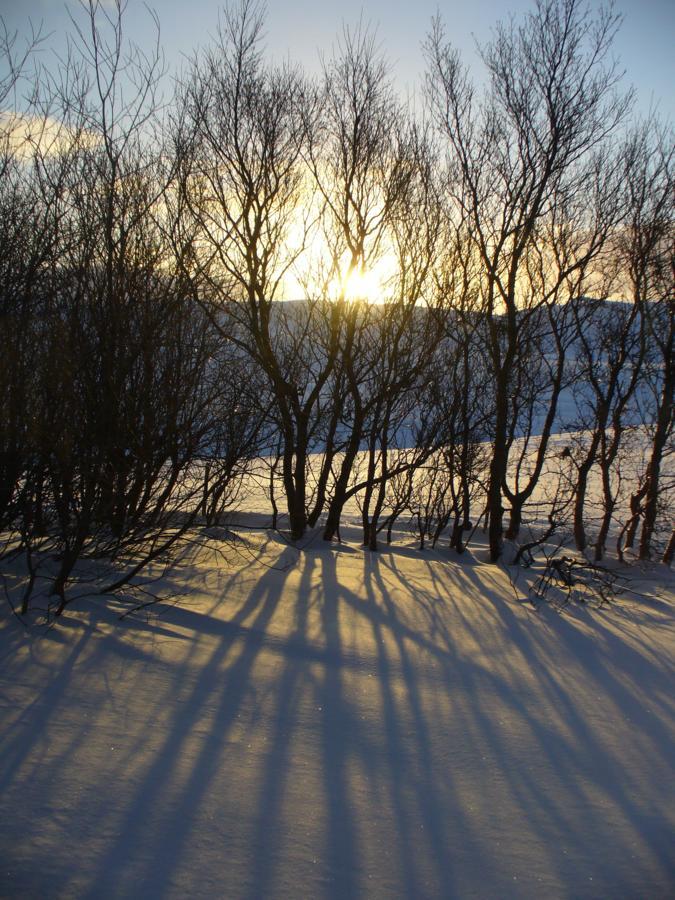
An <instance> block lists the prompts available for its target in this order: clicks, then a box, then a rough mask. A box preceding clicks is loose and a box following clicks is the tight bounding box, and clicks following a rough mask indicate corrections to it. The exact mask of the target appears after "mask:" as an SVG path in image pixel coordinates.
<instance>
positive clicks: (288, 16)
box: [0, 0, 675, 121]
mask: <svg viewBox="0 0 675 900" xmlns="http://www.w3.org/2000/svg"><path fill="white" fill-rule="evenodd" d="M592 3H593V5H597V4H596V2H595V0H592ZM148 5H149V6H150V7H151V8H152V9H154V10H155V11H156V12H157V14H158V16H159V19H160V23H161V42H162V45H163V47H164V52H165V56H166V59H167V62H168V63H169V65H170V66H172V67H173V66H177V65H179V63H180V59H181V56H182V55H189V54H190V53H191V52H192V51H193V50H194V49H195V48H196V47H198V46H199V45H203V44H206V43H208V42H209V37H210V35H211V34H212V33H213V31H214V30H215V26H216V23H217V19H218V10H219V9H220V8H221V7H222V5H223V4H222V2H220V0H155V2H154V3H153V2H152V0H151V2H150V3H149V4H148ZM267 7H268V16H267V28H266V36H267V47H268V51H269V54H270V56H271V57H273V58H275V59H278V60H281V59H284V58H290V59H291V60H293V61H295V62H299V63H301V64H302V65H303V66H304V67H305V68H306V69H307V70H308V71H310V72H312V71H317V70H318V68H319V65H320V63H319V51H320V50H322V51H323V52H324V53H325V54H328V55H329V54H330V52H331V47H332V46H333V44H334V43H335V39H336V36H337V35H338V34H339V32H340V30H341V29H342V27H343V25H345V24H346V25H354V24H356V23H358V21H359V19H360V17H363V20H364V21H365V22H367V23H370V24H371V25H372V26H374V27H375V28H376V29H377V37H378V40H379V42H380V44H381V46H382V49H383V51H384V52H385V53H386V55H387V57H388V59H389V60H390V63H391V66H392V74H393V77H394V79H395V81H396V83H397V84H398V86H399V89H400V91H401V93H402V94H404V95H405V94H409V93H413V92H414V91H415V90H416V88H418V87H419V84H420V82H421V78H422V75H423V71H424V61H423V56H422V52H421V46H420V45H421V43H422V41H423V40H424V37H425V34H426V33H427V31H428V28H429V23H430V21H431V18H432V16H433V15H434V14H435V13H436V11H437V10H439V11H440V14H441V17H442V19H443V20H444V22H445V24H446V30H447V35H448V38H449V39H450V41H451V42H452V43H453V44H454V45H455V46H457V47H458V48H459V49H460V50H461V51H462V53H463V54H464V55H465V57H466V59H467V60H468V61H469V62H471V61H475V56H474V47H475V39H478V40H485V39H487V38H488V37H489V35H490V28H491V26H492V25H493V24H494V23H495V22H496V21H498V20H499V19H504V18H506V17H508V15H509V14H510V13H513V14H514V15H516V16H518V15H519V14H520V13H522V12H523V11H524V10H527V9H529V8H531V2H530V0H509V2H504V0H470V2H466V0H414V2H413V0H406V2H401V3H400V4H397V5H393V4H392V3H391V0H340V3H335V4H328V3H325V4H324V3H317V0H268V4H267ZM616 7H617V9H618V10H619V12H621V13H622V14H623V16H624V22H623V26H622V28H621V31H620V34H619V36H618V38H617V41H616V45H615V49H616V53H617V55H618V56H619V57H620V59H621V62H622V65H623V66H624V68H625V69H626V79H627V83H632V84H633V85H634V86H635V89H636V92H637V102H638V107H639V109H640V110H641V111H643V112H646V111H647V110H648V109H649V107H650V105H653V104H654V103H656V104H657V106H658V109H659V110H660V112H661V113H662V114H663V115H664V116H665V117H666V118H669V119H670V120H671V121H673V120H675V89H674V86H675V54H674V53H673V51H672V47H673V43H674V40H675V0H616ZM68 10H71V11H72V12H74V14H75V15H77V12H78V4H77V2H76V0H67V2H64V0H0V15H1V16H2V18H3V19H4V21H5V23H6V25H7V27H8V28H9V29H10V30H12V31H15V30H16V31H18V33H19V35H25V34H27V33H29V23H30V22H31V21H32V22H33V24H34V25H39V24H40V23H42V25H43V31H44V32H45V33H49V34H50V37H49V39H48V40H47V41H45V43H44V45H43V51H42V52H43V58H44V61H45V62H47V61H48V59H49V56H50V54H52V53H53V52H54V51H58V49H59V48H61V47H62V46H63V40H64V35H65V33H66V30H67V28H68V27H69V22H68ZM125 21H126V29H127V34H128V35H129V36H131V37H133V38H134V39H135V40H136V41H137V42H138V43H140V44H143V43H145V42H147V41H148V40H150V39H151V35H152V29H151V19H150V16H149V15H148V12H147V9H146V5H145V4H144V3H143V2H142V0H128V6H127V11H126V17H125Z"/></svg>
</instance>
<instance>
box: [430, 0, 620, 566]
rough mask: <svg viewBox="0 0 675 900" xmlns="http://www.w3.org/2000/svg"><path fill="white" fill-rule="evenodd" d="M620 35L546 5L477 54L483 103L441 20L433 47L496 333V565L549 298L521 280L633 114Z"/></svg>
mask: <svg viewBox="0 0 675 900" xmlns="http://www.w3.org/2000/svg"><path fill="white" fill-rule="evenodd" d="M618 25H619V17H618V16H617V15H616V14H615V13H614V12H613V10H612V9H611V7H607V8H605V7H603V8H601V9H600V10H599V12H598V13H597V14H596V15H592V14H591V12H590V11H589V10H588V9H587V8H586V7H584V6H583V5H582V3H581V2H580V0H539V2H537V4H536V8H535V9H534V11H533V12H531V13H529V14H527V15H526V16H525V18H524V20H523V22H522V24H520V25H516V24H515V23H513V22H511V23H510V24H508V25H499V26H497V28H496V30H495V35H494V38H493V40H492V41H491V42H490V43H489V44H488V45H487V46H485V47H483V48H481V56H482V59H483V62H484V63H485V66H486V68H487V72H488V77H489V83H488V88H487V91H486V95H485V97H484V98H483V99H482V100H478V99H477V97H476V93H475V90H474V88H473V86H472V85H471V83H470V81H469V78H468V76H467V73H466V70H465V69H464V67H463V66H462V64H461V62H460V59H459V55H458V53H457V52H456V51H454V50H453V49H452V48H451V47H449V46H448V45H447V44H446V42H445V38H444V33H443V29H442V26H441V25H440V22H439V21H436V22H435V23H434V28H433V31H432V34H431V36H430V38H429V41H428V44H427V54H428V59H429V65H430V74H429V81H428V84H429V92H430V97H431V101H432V104H433V108H434V111H435V114H436V117H437V120H438V121H439V124H440V126H441V128H442V132H443V134H444V135H445V138H446V142H447V146H448V150H449V154H450V175H451V178H450V179H449V191H450V192H451V194H452V199H453V202H454V205H455V207H456V216H457V217H458V219H459V220H460V222H461V223H462V224H463V227H464V228H465V231H466V234H467V238H468V240H470V242H471V243H472V245H473V252H474V254H475V255H476V257H477V258H478V260H479V261H480V270H479V273H478V276H477V277H478V281H479V284H478V291H477V294H478V296H479V298H480V309H481V312H482V314H483V315H484V316H485V317H486V318H487V321H488V323H489V327H490V338H489V352H490V359H491V365H492V371H493V387H492V390H493V393H494V404H495V431H494V441H493V457H492V463H491V467H490V482H489V488H488V511H489V541H490V556H491V558H492V560H496V559H498V558H499V556H500V555H501V552H502V532H503V507H502V498H503V489H504V484H505V482H506V479H507V473H508V466H509V431H510V427H511V423H510V412H509V401H510V397H511V396H512V393H513V388H514V376H517V370H518V366H519V359H520V358H521V346H520V345H521V342H522V335H523V333H524V331H525V330H526V329H527V327H528V326H529V323H530V322H531V320H532V319H533V318H534V317H536V316H539V315H540V314H541V310H542V309H543V308H545V306H546V304H547V303H550V301H551V296H552V295H551V293H550V292H549V290H548V289H547V288H548V285H545V286H543V287H544V291H543V292H542V291H541V290H537V291H530V290H529V286H528V284H527V279H526V278H525V276H526V274H527V273H528V271H529V272H531V271H533V270H534V268H535V267H536V265H537V261H538V259H539V258H540V254H541V253H542V252H545V251H546V248H547V246H548V241H549V238H550V231H551V229H552V228H554V227H555V223H556V222H561V221H562V220H561V219H560V214H559V210H561V207H562V206H567V205H568V204H569V203H570V202H572V198H578V197H581V196H582V195H583V193H584V191H585V190H586V185H587V184H588V179H589V169H590V170H591V171H592V169H593V152H594V151H595V150H596V148H598V147H600V146H601V145H602V143H603V141H605V140H606V138H607V137H608V136H609V135H611V134H612V132H613V131H614V130H615V129H616V127H617V125H618V124H619V123H620V122H621V121H622V120H623V118H624V116H625V114H626V112H627V110H628V107H629V105H630V97H629V96H623V97H622V96H618V95H617V93H616V86H617V84H618V81H619V78H620V74H621V73H620V72H619V70H618V68H617V65H616V64H615V63H613V62H612V61H611V59H610V58H609V53H610V50H611V45H612V41H613V39H614V35H615V33H616V30H617V28H618ZM547 231H548V232H549V234H547ZM553 252H554V251H553ZM586 255H587V253H586V252H582V253H581V254H574V256H573V257H572V258H570V259H569V260H561V261H560V263H561V265H559V264H556V274H555V283H560V286H561V287H562V286H563V285H565V284H566V282H567V281H568V279H569V277H570V276H571V275H573V274H574V273H575V272H576V271H578V270H579V268H580V267H581V266H582V265H583V263H584V261H585V258H586ZM554 393H555V391H554ZM515 524H516V523H514V527H515Z"/></svg>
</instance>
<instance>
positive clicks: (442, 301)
mask: <svg viewBox="0 0 675 900" xmlns="http://www.w3.org/2000/svg"><path fill="white" fill-rule="evenodd" d="M123 18H124V17H123V5H122V4H121V3H119V2H118V3H115V4H113V5H112V6H110V5H106V6H103V5H100V4H98V3H95V2H92V3H84V4H83V5H82V8H81V9H80V10H79V15H76V16H75V18H74V20H73V37H72V40H71V43H70V44H69V51H68V53H67V55H66V57H65V58H64V59H62V60H61V61H60V62H59V64H58V65H57V66H55V67H53V68H50V69H44V70H39V69H37V68H35V67H34V62H33V60H32V57H31V50H32V49H34V45H35V44H36V43H37V42H39V40H40V37H39V35H37V36H34V38H33V40H32V41H29V42H28V43H27V44H26V45H25V47H21V46H19V42H18V40H17V38H16V37H13V36H12V35H9V34H7V33H6V32H5V33H4V34H3V35H2V36H0V50H1V51H2V57H3V62H4V69H3V71H4V73H5V74H4V76H3V80H2V81H1V82H0V106H1V107H2V122H1V127H2V130H1V134H0V137H1V138H2V143H1V146H0V330H1V337H2V344H3V354H2V356H1V357H0V397H1V399H2V406H3V412H2V417H1V419H0V528H1V529H2V534H3V546H4V555H5V557H6V558H7V557H14V558H16V557H20V558H22V559H23V560H24V562H25V565H26V570H27V572H28V583H27V584H28V586H27V588H26V591H25V594H24V599H23V611H25V610H26V609H27V607H28V604H29V599H30V596H31V591H32V589H33V586H34V583H35V580H36V579H38V578H40V577H42V575H43V574H44V573H47V572H48V573H49V578H50V587H49V589H50V590H51V592H52V594H53V595H54V596H55V597H56V607H55V608H56V609H57V611H59V612H60V611H62V609H63V608H64V606H65V604H66V603H67V602H68V594H67V588H68V585H69V584H72V583H73V581H78V580H81V576H80V575H78V574H77V572H78V571H80V570H82V566H81V565H80V564H81V563H82V562H83V561H88V562H87V566H89V569H87V571H92V568H91V567H92V566H93V565H94V563H93V561H95V566H94V568H95V569H96V572H97V573H98V574H97V575H96V578H95V579H94V581H95V583H96V585H97V589H104V590H105V589H110V588H114V587H119V586H121V585H122V584H123V583H125V582H126V581H128V580H129V579H131V578H133V576H134V575H135V574H137V573H138V572H140V571H141V569H142V568H143V566H146V565H147V564H148V563H149V562H152V561H153V560H160V559H168V558H170V555H171V553H173V552H175V550H176V549H177V548H178V546H179V545H180V542H181V540H182V539H183V538H184V537H185V536H186V535H187V534H188V533H189V532H190V530H191V529H193V528H195V527H197V526H199V525H201V524H206V525H215V524H219V523H222V522H223V521H224V516H225V513H226V511H227V509H228V507H229V505H230V503H231V501H232V500H233V498H234V497H235V496H236V495H237V493H238V491H239V490H240V487H241V485H242V484H243V483H244V479H245V476H246V475H247V473H250V472H251V471H252V470H256V471H258V472H260V471H262V470H261V463H260V459H265V460H266V461H267V463H266V464H267V469H265V470H264V471H265V472H266V473H267V474H266V475H264V476H263V477H264V478H265V480H266V482H267V484H268V487H269V491H270V495H271V499H272V506H273V508H274V521H275V524H276V522H277V519H278V507H279V498H280V496H283V498H284V504H283V510H282V512H283V514H284V516H286V517H287V521H288V527H289V531H290V535H291V537H292V539H294V540H297V539H299V538H301V537H302V536H303V534H304V533H305V532H306V530H307V529H308V528H314V527H316V526H317V525H319V524H321V527H322V529H323V536H324V538H325V539H326V540H334V539H336V538H337V537H339V529H340V523H341V521H342V519H343V517H344V513H345V507H346V505H347V504H348V503H350V502H352V503H356V504H357V506H358V508H359V510H360V516H361V523H362V529H363V542H364V545H366V546H368V547H370V549H372V550H375V549H376V548H377V541H378V535H379V534H381V533H382V532H383V531H384V532H386V535H387V540H388V541H390V540H391V539H392V534H393V528H394V526H395V523H396V522H397V521H398V522H400V521H403V520H405V519H408V520H409V521H411V522H412V523H413V524H414V527H415V528H416V529H417V531H418V533H419V537H420V542H421V545H422V546H424V545H425V543H426V542H427V540H430V541H431V542H432V543H436V542H437V541H438V540H439V539H440V537H441V535H442V534H444V533H445V532H446V531H447V533H448V535H449V543H450V546H451V547H453V548H454V549H455V550H456V551H458V552H460V553H461V552H462V551H463V550H464V548H465V546H466V543H467V541H468V540H469V539H470V536H471V535H472V534H473V533H474V532H475V530H476V529H477V528H482V529H484V530H486V531H487V535H488V540H489V550H490V557H491V559H492V560H494V561H496V560H498V559H500V558H501V556H502V554H503V551H504V541H505V540H509V541H513V542H515V543H516V544H519V545H520V550H519V551H517V552H516V558H518V559H521V558H523V554H527V553H530V552H531V549H532V548H533V547H535V546H536V544H537V541H538V540H542V539H543V537H547V536H550V535H551V534H552V533H553V532H554V531H556V530H561V529H563V528H565V527H569V529H570V532H571V535H572V538H573V540H574V542H575V543H576V546H577V548H578V550H579V551H586V549H587V547H588V546H592V548H593V553H594V557H595V560H596V561H598V560H601V559H602V558H603V555H604V554H605V553H606V552H607V546H608V539H609V535H610V533H611V531H612V527H613V526H615V527H616V530H617V532H618V543H617V549H618V552H619V554H620V555H623V554H625V552H626V550H627V549H628V548H635V552H636V553H637V555H639V557H640V558H642V559H647V558H649V557H650V556H652V555H653V554H654V552H655V550H656V548H657V547H658V546H660V544H659V542H664V540H666V541H667V538H666V539H664V536H663V535H664V530H663V529H664V526H665V527H666V528H667V516H668V509H667V502H668V497H669V496H670V491H671V489H672V486H673V485H672V475H671V474H670V469H669V465H668V461H669V458H670V455H671V454H672V427H673V415H672V408H673V407H672V394H673V358H672V352H673V319H674V303H675V298H674V294H673V281H674V273H675V269H674V266H675V257H674V255H673V246H674V245H675V242H674V240H673V238H674V222H675V217H674V209H673V203H674V200H673V198H674V191H673V135H672V130H671V129H669V128H668V127H667V126H665V125H664V124H662V123H659V121H658V120H657V119H656V117H652V118H650V119H649V120H648V121H646V122H642V123H640V124H638V125H631V123H630V114H631V99H632V98H631V94H630V92H626V91H623V90H622V88H621V81H620V78H621V72H620V70H619V69H618V67H617V63H616V62H615V61H614V59H613V56H612V42H613V38H614V35H615V33H616V30H617V28H618V27H619V24H620V22H619V19H618V17H617V16H616V15H615V13H614V12H613V11H612V9H611V8H610V7H608V8H601V9H599V10H598V11H596V12H593V11H591V10H590V9H589V8H587V7H586V6H585V5H584V4H583V3H582V2H580V0H538V2H536V3H535V5H534V7H533V10H532V12H531V13H529V14H528V15H527V16H525V17H524V18H523V20H522V21H521V22H520V23H517V24H516V23H511V24H509V25H498V26H497V27H496V29H495V31H494V37H493V39H492V41H491V42H490V43H488V44H487V45H486V46H484V47H482V48H481V57H482V60H483V63H484V65H485V68H486V72H487V76H488V78H487V82H486V86H485V88H484V89H483V90H480V91H479V90H478V89H477V88H476V87H474V85H473V83H472V81H471V78H470V75H469V72H468V71H467V69H466V68H465V67H464V65H463V63H462V61H461V59H460V57H459V54H458V53H457V52H456V51H455V50H453V48H452V47H451V46H450V45H449V44H448V42H447V40H446V37H445V33H444V30H443V26H442V24H441V22H440V20H438V21H436V22H434V24H433V27H432V30H431V33H430V36H429V38H428V41H427V44H426V54H427V60H428V78H427V99H428V110H427V112H428V117H427V118H426V119H425V117H424V116H420V115H419V114H418V113H414V112H413V111H412V110H410V109H408V108H406V107H405V105H404V104H403V103H402V102H401V101H400V100H399V98H398V97H397V95H396V91H395V89H394V86H393V82H392V80H391V76H390V73H389V71H388V68H387V64H386V61H385V60H384V58H383V57H382V55H381V53H380V52H379V50H378V49H377V46H376V43H375V41H374V38H373V35H372V33H371V32H369V30H368V29H366V28H364V27H362V26H360V27H359V28H357V29H355V30H353V31H350V30H349V29H346V30H345V31H344V32H343V34H342V36H341V38H340V40H339V41H338V42H337V45H336V50H335V52H334V55H333V57H332V58H328V59H326V60H325V61H324V64H323V73H322V75H321V77H320V78H318V79H316V80H315V81H310V80H309V79H308V78H307V77H306V76H305V75H304V74H303V73H302V72H301V71H300V70H299V69H297V68H295V67H293V66H292V65H290V64H286V65H282V66H273V65H270V64H269V63H268V61H267V59H266V56H265V48H264V44H263V40H262V35H263V26H264V9H263V7H262V6H260V5H259V4H258V3H257V2H255V0H241V2H240V3H239V4H238V5H235V6H230V7H227V8H226V9H225V10H224V11H223V14H222V16H221V19H220V23H219V26H218V30H217V33H216V37H215V39H214V41H213V43H212V45H211V46H210V47H207V48H205V49H204V50H202V51H200V52H199V53H197V54H195V56H194V58H193V59H192V60H191V61H190V62H189V63H188V64H187V65H186V66H185V67H184V69H183V71H182V73H181V74H180V76H178V77H176V78H175V79H174V81H172V82H171V83H169V81H167V80H166V78H165V72H164V66H163V61H162V57H161V53H160V50H159V24H158V23H157V22H156V23H155V24H156V29H157V38H158V41H157V44H156V45H155V46H154V47H153V48H151V49H150V50H145V49H142V48H139V47H136V46H134V45H133V44H131V43H129V42H128V41H127V40H126V36H125V34H124V31H123ZM162 90H163V91H164V93H162ZM169 92H170V93H169ZM167 94H168V97H167ZM378 267H379V268H378ZM375 270H378V271H380V272H381V273H382V276H381V279H380V285H379V296H378V297H376V298H375V297H373V296H369V297H366V296H363V294H362V293H360V291H362V287H361V286H362V284H363V283H364V278H365V277H366V276H367V275H368V274H369V273H372V272H373V271H375ZM290 285H292V287H289V286H290ZM291 291H294V292H295V297H293V298H291V299H292V302H280V301H282V300H289V293H291ZM617 298H621V302H618V301H617ZM374 299H376V300H378V301H381V302H378V303H372V302H368V301H372V300H374ZM565 430H566V431H567V432H569V434H568V436H567V437H566V438H565V441H564V445H563V444H561V441H560V440H559V439H558V438H557V435H558V434H560V433H561V432H562V431H565ZM636 448H638V449H640V452H637V450H636ZM636 461H637V462H636ZM263 469H264V467H263ZM552 473H555V475H553V474H552ZM544 475H546V478H545V479H544V477H543V476H544ZM552 479H553V480H554V481H555V484H554V485H553V487H552V486H551V485H552V484H553V481H552ZM545 480H546V485H547V486H546V490H547V491H548V494H545V493H543V491H544V481H545ZM626 509H628V512H627V513H625V512H624V510H626ZM282 521H284V522H285V521H286V519H283V520H282ZM536 523H538V524H539V527H540V530H539V532H536V529H535V524H536ZM542 536H543V537H542ZM672 545H673V539H672V538H671V540H670V545H669V546H670V550H668V548H666V556H668V553H669V552H670V555H671V556H672ZM45 560H48V561H49V563H48V564H45ZM78 566H80V568H79V569H78ZM100 573H103V574H100Z"/></svg>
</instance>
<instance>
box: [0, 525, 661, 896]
mask: <svg viewBox="0 0 675 900" xmlns="http://www.w3.org/2000/svg"><path fill="white" fill-rule="evenodd" d="M343 537H344V538H346V542H345V543H344V544H342V545H340V546H338V545H334V546H327V545H325V544H324V543H323V542H321V541H320V539H319V538H318V536H314V539H310V540H309V542H308V543H307V545H306V546H305V547H304V549H302V550H301V551H298V550H296V549H295V548H293V547H291V546H289V545H287V544H286V543H285V542H284V541H283V539H282V538H281V537H280V536H278V535H267V534H265V533H256V532H245V531H242V532H241V537H240V544H239V548H238V550H237V551H236V552H235V551H234V550H233V549H232V548H231V547H229V546H225V545H223V549H224V552H225V554H226V557H227V558H226V559H224V558H223V557H222V556H220V555H219V554H218V553H215V552H213V551H211V550H209V549H204V550H201V551H200V552H199V553H197V554H196V555H194V556H192V557H186V558H185V560H184V561H183V564H182V565H181V566H180V567H178V568H177V569H176V570H175V571H174V572H173V573H172V574H171V575H170V576H169V577H166V578H164V580H163V581H162V582H161V583H159V584H157V585H155V586H154V588H153V590H158V591H159V592H160V593H162V594H163V595H164V596H173V597H174V598H175V599H176V602H173V601H172V602H167V603H164V604H162V605H157V606H154V607H152V608H150V609H147V610H145V611H143V612H139V613H135V614H133V615H130V616H127V617H126V618H125V619H124V620H123V621H119V620H118V615H119V614H120V613H121V612H122V611H123V610H124V609H125V607H123V606H122V605H121V604H120V603H119V602H118V601H110V602H108V603H103V602H102V601H101V600H100V599H99V600H97V601H93V600H92V601H89V600H80V601H78V602H77V603H76V604H75V605H74V607H72V608H71V609H70V610H69V611H68V613H67V615H66V617H65V618H64V620H63V621H61V622H60V623H59V624H58V625H56V627H53V628H51V629H49V630H46V631H45V630H44V629H43V628H36V627H33V628H31V629H29V630H24V629H23V628H22V627H21V625H20V624H19V623H18V622H17V620H16V619H14V618H13V617H11V615H10V614H9V612H8V606H7V604H6V603H3V605H2V607H1V609H2V613H1V618H0V723H1V730H0V895H2V896H7V897H21V898H50V897H91V898H102V897H138V898H152V897H175V898H184V897H190V898H195V897H227V898H239V897H241V898H359V897H402V898H403V897H405V898H417V897H429V898H432V897H458V898H470V897H481V898H490V897H494V898H508V897H536V898H557V897H560V898H563V897H565V898H583V897H594V898H619V897H620V898H633V897H634V898H649V900H656V898H666V897H672V896H673V895H674V894H675V771H674V770H675V766H674V764H675V740H674V738H675V690H674V688H675V677H674V675H675V665H674V662H673V661H674V658H675V653H674V651H675V616H674V606H673V600H674V599H675V580H674V579H673V576H672V574H671V573H668V572H667V571H666V570H665V569H664V567H662V566H658V565H656V564H655V565H654V566H651V567H647V568H642V569H637V568H636V569H634V571H633V575H632V578H633V581H632V584H631V588H632V591H633V593H628V594H626V595H625V596H624V598H623V599H622V600H621V601H620V602H619V603H618V604H617V605H616V606H615V607H613V608H611V609H606V610H590V609H587V608H580V607H574V608H572V607H568V608H567V610H566V611H564V612H562V613H559V612H555V611H554V610H552V609H551V608H550V607H547V606H546V605H543V604H542V605H540V606H539V607H538V609H537V610H534V609H533V608H532V606H531V605H530V604H529V603H527V602H525V601H524V597H525V596H526V581H525V578H526V577H533V576H526V575H525V574H523V575H522V576H519V580H518V581H517V582H516V585H515V587H514V586H513V585H512V583H511V581H510V580H509V576H508V572H507V571H506V570H505V569H504V568H501V567H496V566H492V565H489V564H487V563H486V562H483V561H482V560H483V559H484V556H483V553H482V551H481V550H480V549H477V550H476V551H475V553H474V555H473V556H470V557H467V558H465V559H463V561H461V562H458V561H457V557H455V556H452V555H451V554H450V552H449V551H447V550H441V549H438V550H436V551H426V552H425V553H419V552H417V551H416V550H414V549H413V546H412V538H411V539H410V541H409V544H408V545H406V543H405V542H403V543H398V544H397V545H396V546H395V547H393V548H391V549H389V548H384V549H383V550H382V552H381V553H379V554H370V553H369V552H367V551H364V550H362V549H361V548H360V547H359V546H358V534H357V532H356V531H355V530H354V531H350V530H349V529H346V530H345V531H344V532H343ZM214 546H218V545H216V544H214Z"/></svg>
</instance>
